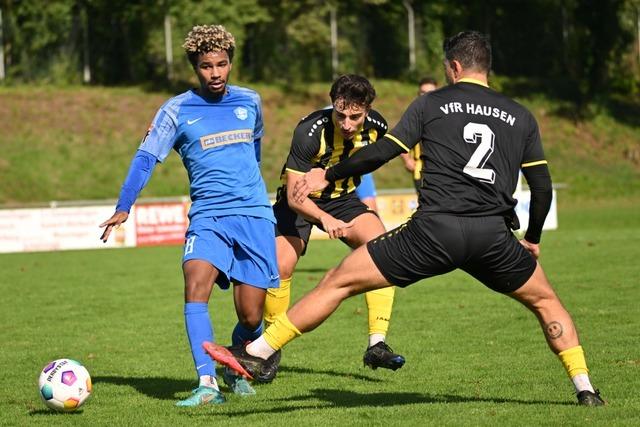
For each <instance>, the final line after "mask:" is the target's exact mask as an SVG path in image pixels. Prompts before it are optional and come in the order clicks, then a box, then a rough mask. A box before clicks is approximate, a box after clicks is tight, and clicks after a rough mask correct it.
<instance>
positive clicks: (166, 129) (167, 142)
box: [138, 103, 178, 162]
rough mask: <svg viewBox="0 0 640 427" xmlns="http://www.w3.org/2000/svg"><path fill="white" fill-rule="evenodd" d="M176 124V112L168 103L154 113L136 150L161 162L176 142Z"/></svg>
mask: <svg viewBox="0 0 640 427" xmlns="http://www.w3.org/2000/svg"><path fill="white" fill-rule="evenodd" d="M177 123H178V120H177V111H173V110H172V109H171V108H170V107H169V103H166V104H165V105H163V106H162V107H160V109H159V110H158V112H157V113H156V115H155V117H154V118H153V121H152V122H151V126H149V130H148V131H147V134H146V135H145V137H144V139H143V140H142V142H141V143H140V147H139V148H138V149H139V150H142V151H146V152H147V153H149V154H152V155H154V156H155V157H156V158H157V159H158V161H159V162H163V161H164V159H166V158H167V156H168V155H169V153H170V152H171V149H172V148H173V146H174V144H175V142H176V136H177V133H178V125H177Z"/></svg>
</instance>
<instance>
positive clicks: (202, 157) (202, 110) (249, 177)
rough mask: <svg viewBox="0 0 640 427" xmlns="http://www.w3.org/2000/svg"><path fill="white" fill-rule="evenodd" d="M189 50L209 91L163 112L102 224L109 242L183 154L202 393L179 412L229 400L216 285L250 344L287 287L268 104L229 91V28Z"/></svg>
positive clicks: (241, 390) (192, 335) (192, 320)
mask: <svg viewBox="0 0 640 427" xmlns="http://www.w3.org/2000/svg"><path fill="white" fill-rule="evenodd" d="M183 47H184V49H185V51H186V53H187V56H188V58H189V61H190V62H191V64H192V66H193V69H194V71H195V73H196V75H197V77H198V80H199V82H200V86H199V88H197V89H192V90H189V91H187V92H184V93H182V94H180V95H178V96H176V97H173V98H171V99H169V100H168V101H167V102H165V103H164V105H163V106H162V107H160V109H159V110H158V112H157V113H156V115H155V118H154V119H153V122H152V123H151V126H150V128H149V130H148V132H147V135H146V136H145V138H144V139H143V141H142V143H141V144H140V147H139V149H138V151H137V153H136V155H135V157H134V158H133V161H132V163H131V167H130V169H129V173H128V175H127V178H126V180H125V182H124V184H123V186H122V190H121V192H120V198H119V199H118V204H117V206H116V212H115V213H114V214H113V216H112V217H111V218H109V219H108V220H107V221H105V222H104V223H102V224H101V225H100V226H101V227H104V228H105V230H104V233H103V234H102V236H101V239H102V240H103V241H105V242H106V241H107V239H108V237H109V234H110V233H111V231H112V229H113V228H114V227H118V226H119V225H120V224H122V223H123V222H125V221H126V220H127V218H128V216H129V211H130V209H131V206H132V205H133V203H134V202H135V200H136V198H137V196H138V194H139V193H140V191H141V190H142V188H143V187H144V186H145V184H146V183H147V182H148V180H149V178H150V177H151V173H152V171H153V169H154V167H155V165H156V163H158V162H163V161H164V160H165V158H166V157H167V155H168V154H169V152H170V151H171V150H172V149H173V150H175V151H176V152H177V153H178V154H179V155H180V157H181V158H182V162H183V163H184V166H185V168H186V169H187V173H188V175H189V182H190V193H191V194H190V195H191V200H192V205H191V210H190V211H189V220H190V224H189V228H188V230H187V233H186V242H185V246H184V255H183V258H182V262H183V263H182V269H183V272H184V283H185V291H184V295H185V305H184V317H185V324H186V330H187V336H188V338H189V343H190V347H191V353H192V355H193V360H194V364H195V367H196V371H197V375H198V377H199V386H198V387H197V388H196V389H195V390H194V391H193V394H192V395H191V396H190V397H189V398H187V399H185V400H182V401H179V402H178V403H177V405H178V406H197V405H202V404H207V403H222V402H224V400H225V399H224V396H223V395H222V394H221V393H220V391H219V388H218V383H217V380H216V372H215V365H214V363H213V361H212V360H211V358H210V357H209V356H208V355H207V354H206V353H205V351H204V349H203V346H202V345H203V342H212V341H214V337H213V328H212V325H211V321H210V319H209V311H208V301H209V297H210V295H211V291H212V288H213V284H214V283H217V284H218V286H220V288H222V289H227V288H229V286H230V284H231V283H233V285H234V286H233V296H234V302H235V308H236V313H237V315H238V323H237V325H236V327H235V329H234V330H233V334H232V341H233V343H234V344H240V343H244V342H246V341H251V340H253V339H255V338H257V337H258V336H260V334H261V332H262V311H263V307H264V300H265V295H266V290H267V289H268V288H273V287H277V286H278V284H279V277H278V266H277V263H276V250H275V235H274V224H275V218H274V216H273V210H272V208H271V203H270V202H269V198H268V196H267V191H266V187H265V184H264V181H263V179H262V176H261V174H260V163H259V161H260V139H261V137H262V134H263V125H262V111H261V105H260V98H259V96H258V94H257V93H256V92H254V91H252V90H250V89H246V88H242V87H238V86H231V85H229V84H228V78H229V73H230V71H231V68H232V63H231V61H232V59H233V53H234V48H235V40H234V38H233V36H232V35H231V34H230V33H229V32H227V31H226V30H225V28H224V27H222V26H219V25H213V26H209V25H204V26H196V27H193V29H192V30H191V31H190V32H189V34H188V35H187V38H186V40H185V43H184V45H183ZM223 377H224V380H225V383H226V384H227V385H228V386H229V387H230V388H231V389H232V390H233V391H234V392H235V393H237V394H241V395H248V394H254V393H255V391H254V390H253V389H252V388H251V386H250V385H249V383H248V382H247V381H246V380H245V379H244V378H242V377H239V376H237V375H235V374H233V373H232V371H228V370H225V372H224V375H223Z"/></svg>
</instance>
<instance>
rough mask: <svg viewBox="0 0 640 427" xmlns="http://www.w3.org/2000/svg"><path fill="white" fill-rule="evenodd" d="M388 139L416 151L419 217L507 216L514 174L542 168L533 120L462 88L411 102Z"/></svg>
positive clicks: (480, 89)
mask: <svg viewBox="0 0 640 427" xmlns="http://www.w3.org/2000/svg"><path fill="white" fill-rule="evenodd" d="M387 138H389V139H392V140H393V141H395V142H396V143H398V144H400V145H401V146H403V148H405V149H407V150H408V149H409V148H411V147H413V146H414V145H416V143H420V144H421V151H422V154H421V157H422V160H423V169H422V180H423V184H422V187H421V189H420V205H419V208H418V214H419V213H420V212H441V213H448V214H454V215H461V216H478V215H492V214H502V213H505V212H508V211H511V210H512V209H513V207H514V206H515V204H516V201H515V200H514V198H513V193H514V191H515V189H516V185H517V180H518V174H519V170H520V168H523V167H528V166H535V165H539V164H545V163H546V160H545V159H544V152H543V149H542V143H541V141H540V133H539V131H538V125H537V123H536V121H535V119H534V117H533V115H532V114H531V113H530V112H529V111H528V110H527V109H526V108H524V107H523V106H521V105H520V104H518V103H517V102H515V101H513V100H511V99H509V98H507V97H506V96H504V95H501V94H499V93H497V92H495V91H493V90H492V89H490V88H488V87H486V86H484V85H481V84H478V83H475V82H469V81H462V82H459V83H457V84H455V85H450V86H447V87H444V88H442V89H439V90H436V91H433V92H430V93H429V94H426V95H423V96H420V97H418V98H417V99H416V100H415V101H414V102H413V103H412V104H411V105H410V106H409V108H408V109H407V111H406V112H405V113H404V115H403V116H402V118H401V119H400V121H399V123H398V124H397V126H396V127H395V128H394V129H393V130H392V131H390V132H389V133H388V134H387ZM416 141H417V142H416Z"/></svg>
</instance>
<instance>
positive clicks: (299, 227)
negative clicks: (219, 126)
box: [265, 75, 404, 374]
mask: <svg viewBox="0 0 640 427" xmlns="http://www.w3.org/2000/svg"><path fill="white" fill-rule="evenodd" d="M330 97H331V102H332V106H331V107H330V108H325V109H322V110H318V111H315V112H313V113H311V114H309V115H308V116H306V117H305V118H303V119H302V120H301V121H300V123H299V124H298V126H297V127H296V129H295V131H294V133H293V140H292V142H291V150H290V152H289V156H288V157H287V160H286V163H285V165H284V166H283V168H282V174H281V182H282V185H281V187H280V188H278V192H277V201H276V203H275V205H274V207H273V210H274V214H275V216H276V221H277V230H276V248H277V253H278V269H279V274H280V277H281V282H280V287H279V288H277V289H270V290H268V291H267V300H266V302H265V321H266V323H267V325H269V324H271V323H273V321H274V320H275V318H276V317H277V316H279V315H281V314H284V313H285V312H286V310H287V308H288V306H289V300H290V286H291V281H292V276H293V272H294V270H295V266H296V264H297V262H298V260H299V259H300V257H301V256H302V255H304V253H305V251H306V250H307V246H308V243H309V236H310V233H311V228H312V227H313V226H316V227H319V228H320V229H322V230H324V231H325V232H326V233H327V234H328V235H329V238H331V239H341V240H342V241H343V242H345V243H346V244H347V245H349V246H350V247H351V248H352V249H355V248H357V247H359V246H361V245H363V244H365V243H366V242H368V241H369V240H371V239H373V238H374V237H377V236H379V235H380V234H382V233H383V232H384V231H385V230H384V225H383V224H382V221H380V218H379V217H378V216H377V214H376V213H375V212H374V211H372V210H370V209H369V208H368V206H367V205H365V204H364V203H363V202H362V201H360V200H359V198H358V196H357V195H356V192H355V189H356V187H357V186H358V184H359V183H360V176H353V177H347V178H345V179H343V180H340V181H336V182H335V183H333V184H332V185H331V186H329V187H327V188H326V189H325V190H323V191H321V192H317V193H313V194H311V195H310V197H309V198H308V199H306V200H305V201H304V202H302V203H296V202H293V201H292V200H291V198H290V195H289V193H290V192H291V190H292V189H293V187H294V185H295V183H296V182H297V180H298V179H300V177H302V175H303V174H304V173H305V172H308V171H309V170H311V168H314V167H322V168H326V167H330V166H331V165H333V164H335V163H337V162H339V161H340V160H343V159H346V158H348V157H349V156H350V155H352V154H353V153H355V152H357V151H358V150H359V149H361V148H362V147H365V146H367V145H369V144H372V143H375V142H376V141H377V140H378V139H379V138H381V137H382V136H383V135H384V134H385V132H386V131H387V123H386V121H385V120H384V118H383V117H382V116H381V115H380V113H378V112H377V111H375V110H372V109H371V103H372V102H373V100H374V98H375V90H374V88H373V86H371V83H369V81H368V80H367V79H365V78H364V77H361V76H357V75H344V76H341V77H340V78H338V79H337V80H336V81H335V82H334V83H333V85H332V87H331V91H330ZM394 290H395V288H393V287H387V288H385V289H380V290H376V291H374V292H369V293H367V294H365V299H366V302H367V307H368V312H369V342H368V346H367V349H366V351H365V354H364V357H363V361H364V363H365V364H366V365H368V366H370V367H371V368H373V369H376V368H378V367H382V368H388V369H393V370H396V369H398V368H400V367H402V365H403V364H404V357H403V356H401V355H399V354H396V353H394V352H393V350H392V349H391V348H390V347H389V346H388V345H387V344H386V343H385V337H386V334H387V331H388V328H389V319H390V317H391V310H392V305H393V298H394ZM273 374H275V372H273Z"/></svg>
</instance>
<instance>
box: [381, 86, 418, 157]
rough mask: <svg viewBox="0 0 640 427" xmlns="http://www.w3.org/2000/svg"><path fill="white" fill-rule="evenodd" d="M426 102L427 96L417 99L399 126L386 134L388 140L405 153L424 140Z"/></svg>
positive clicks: (403, 115)
mask: <svg viewBox="0 0 640 427" xmlns="http://www.w3.org/2000/svg"><path fill="white" fill-rule="evenodd" d="M426 100H427V97H426V96H420V97H418V98H416V99H415V100H414V101H413V102H412V103H411V104H410V105H409V107H408V108H407V109H406V111H405V112H404V114H402V117H401V118H400V121H399V122H398V124H397V125H396V126H395V127H394V128H393V129H392V130H391V131H389V132H387V134H386V137H387V138H389V139H391V140H392V141H393V142H395V143H396V144H398V145H399V146H400V147H402V149H403V150H404V151H405V152H409V150H410V149H411V148H412V147H413V146H414V145H416V144H417V143H418V142H420V140H421V139H422V125H423V123H424V114H425V113H424V112H425V111H426V109H425V105H424V103H425V102H426Z"/></svg>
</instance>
